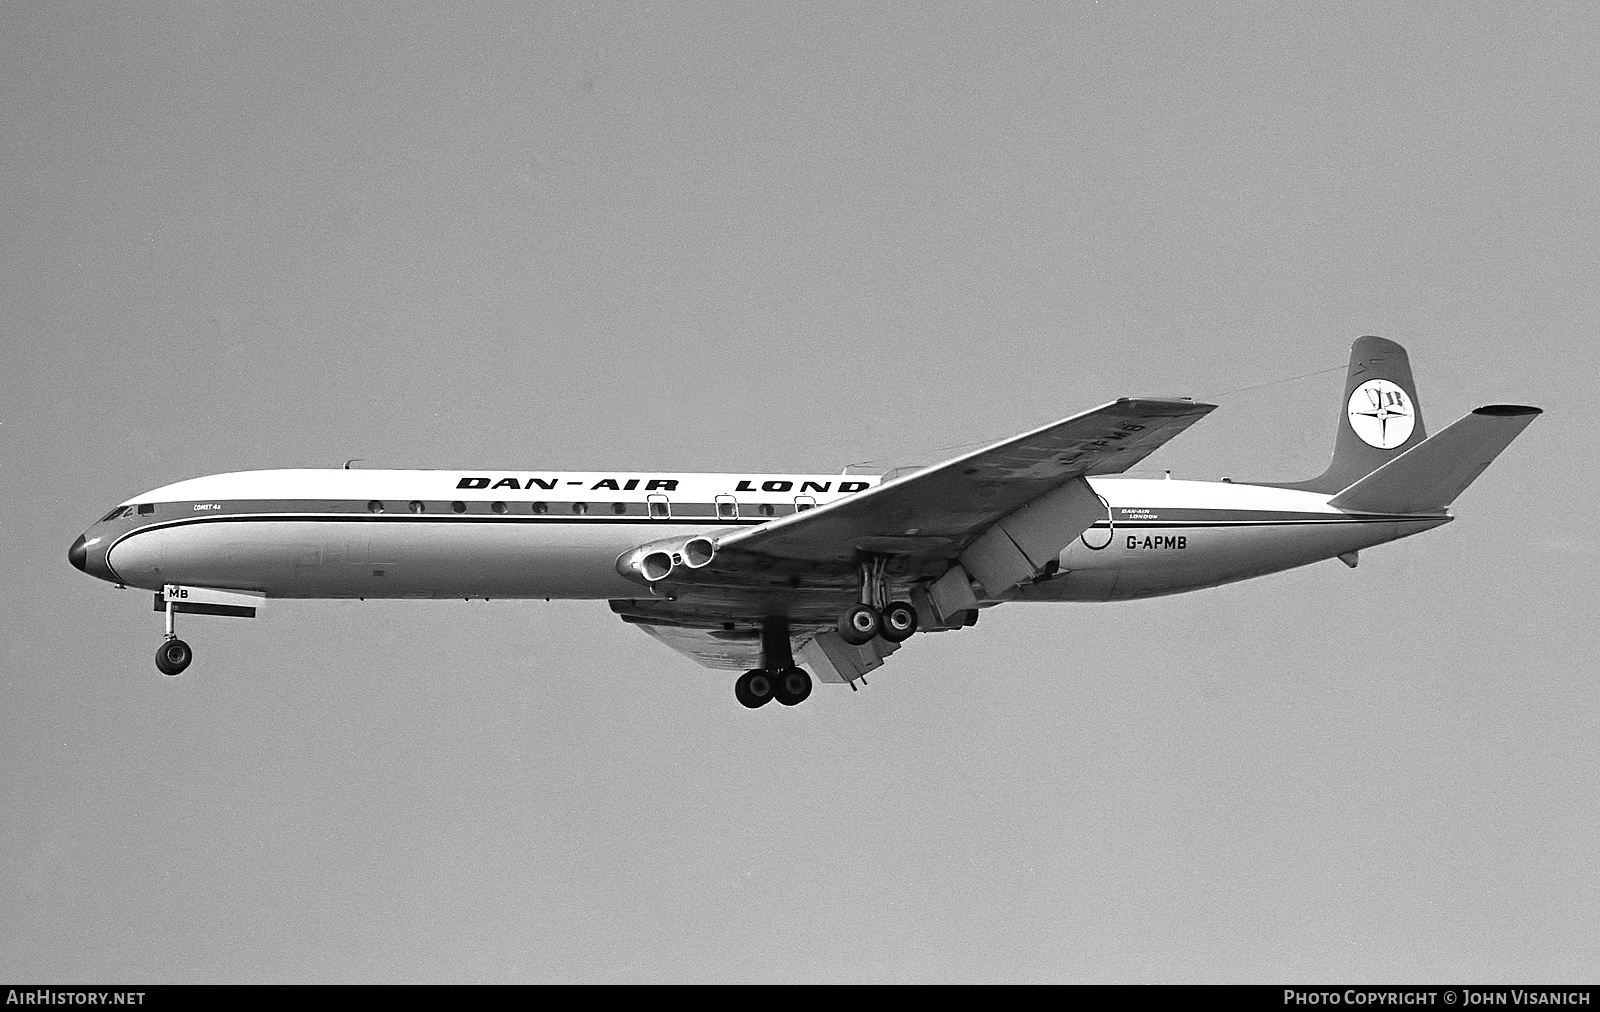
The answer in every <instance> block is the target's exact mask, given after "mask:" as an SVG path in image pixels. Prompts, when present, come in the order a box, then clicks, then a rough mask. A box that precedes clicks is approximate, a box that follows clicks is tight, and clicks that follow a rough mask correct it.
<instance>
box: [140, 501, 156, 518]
mask: <svg viewBox="0 0 1600 1012" xmlns="http://www.w3.org/2000/svg"><path fill="white" fill-rule="evenodd" d="M155 511H156V507H155V503H148V502H142V503H140V504H139V515H140V516H147V515H149V514H151V513H154V512H155Z"/></svg>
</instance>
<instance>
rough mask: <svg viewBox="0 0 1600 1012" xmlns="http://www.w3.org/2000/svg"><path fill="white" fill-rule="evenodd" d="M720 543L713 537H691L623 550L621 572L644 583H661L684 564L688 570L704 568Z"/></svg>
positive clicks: (712, 557) (619, 566) (620, 561)
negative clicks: (713, 539) (712, 538)
mask: <svg viewBox="0 0 1600 1012" xmlns="http://www.w3.org/2000/svg"><path fill="white" fill-rule="evenodd" d="M716 554H717V543H716V542H715V541H712V540H711V539H710V538H705V537H694V538H689V539H688V540H678V539H676V538H674V539H672V540H670V541H652V542H651V543H649V544H648V545H640V546H639V547H638V548H635V549H633V550H632V551H628V552H623V553H622V556H621V557H620V558H618V559H617V572H619V573H621V574H622V575H623V576H626V577H627V578H628V579H630V580H635V581H639V582H642V583H659V582H660V581H662V580H665V579H666V578H667V577H669V576H671V575H672V571H673V570H674V569H676V568H677V567H678V566H680V565H682V566H683V567H684V568H685V569H701V568H703V567H705V566H709V565H710V564H711V560H712V559H714V558H715V557H716Z"/></svg>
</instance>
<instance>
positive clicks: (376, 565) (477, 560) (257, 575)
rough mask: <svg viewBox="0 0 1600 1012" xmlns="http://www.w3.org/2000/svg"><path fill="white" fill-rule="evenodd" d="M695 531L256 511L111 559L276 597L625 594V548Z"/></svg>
mask: <svg viewBox="0 0 1600 1012" xmlns="http://www.w3.org/2000/svg"><path fill="white" fill-rule="evenodd" d="M693 531H694V529H692V528H687V527H684V526H682V525H665V524H637V525H636V524H627V525H624V524H611V523H605V522H597V523H592V524H575V523H550V524H526V523H451V522H448V521H445V522H439V523H426V522H414V521H401V522H393V523H372V522H355V521H326V520H317V521H308V520H252V521H235V522H228V521H220V522H210V523H197V524H183V525H178V526H173V527H167V528H158V529H154V530H149V531H141V532H138V533H135V534H133V535H132V536H130V537H127V538H125V539H123V540H122V541H120V542H119V543H117V544H116V545H115V546H114V547H113V548H112V550H111V554H110V564H111V566H112V568H113V569H114V570H115V571H116V572H117V574H118V576H119V577H121V579H122V580H123V581H124V582H126V583H128V584H129V585H131V586H136V587H146V588H150V589H159V588H160V587H161V585H162V584H164V583H182V584H188V585H192V586H202V587H216V588H219V589H238V590H257V591H262V592H264V593H266V594H267V595H268V596H271V597H302V598H321V597H328V598H350V597H376V598H396V597H401V598H403V597H412V598H426V597H503V598H505V597H509V598H538V597H550V598H597V599H604V598H615V597H631V596H636V595H637V594H638V593H639V591H640V588H639V587H638V585H636V584H634V583H632V582H630V581H628V580H626V579H624V578H623V577H622V576H621V575H619V574H618V573H617V571H616V565H615V564H616V559H617V556H618V555H620V554H622V553H623V552H624V551H627V550H628V549H629V548H633V547H635V546H636V545H639V544H641V543H644V542H647V541H652V540H656V539H660V538H665V537H671V536H673V535H682V536H684V537H688V536H690V535H691V534H692V533H693Z"/></svg>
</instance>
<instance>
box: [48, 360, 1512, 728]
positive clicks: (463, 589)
mask: <svg viewBox="0 0 1600 1012" xmlns="http://www.w3.org/2000/svg"><path fill="white" fill-rule="evenodd" d="M1214 407H1215V405H1211V404H1198V403H1195V402H1194V401H1191V400H1187V399H1159V398H1146V397H1127V398H1123V399H1121V400H1117V401H1113V402H1111V403H1109V404H1105V405H1102V406H1101V407H1098V408H1095V409H1093V410H1092V411H1085V412H1083V413H1082V414H1078V415H1073V416H1072V417H1070V418H1065V419H1062V420H1061V421H1058V422H1053V423H1051V424H1049V425H1046V426H1043V427H1042V428H1038V429H1034V430H1033V431H1031V432H1025V433H1023V434H1022V435H1019V436H1015V437H1013V438H1011V439H1006V440H1002V441H1000V442H998V443H995V444H993V445H991V446H988V447H985V448H984V449H981V450H977V451H975V452H972V453H967V454H964V455H962V456H959V457H956V458H954V459H953V460H947V461H945V462H943V463H940V464H935V465H932V466H930V467H923V468H918V469H915V470H910V471H908V472H907V473H896V474H891V475H888V476H867V475H844V476H840V475H816V474H765V475H754V474H679V473H671V472H649V473H619V472H609V471H600V472H575V473H574V472H555V471H540V470H525V469H516V468H509V469H505V470H494V471H484V470H473V471H379V470H348V469H319V470H276V471H244V472H238V473H233V474H218V475H212V476H210V477H205V478H193V479H190V480H188V481H180V482H177V483H176V484H172V485H166V486H163V487H161V488H158V489H155V490H153V491H150V492H146V493H144V494H142V495H137V496H134V497H133V498H131V499H129V500H127V501H126V502H124V503H122V504H121V505H119V506H117V507H116V508H115V509H113V510H111V511H110V512H108V513H107V514H106V515H105V516H104V517H103V518H102V519H101V520H100V521H98V522H97V523H95V524H93V525H92V526H90V528H89V529H88V530H87V531H85V532H84V533H83V534H82V535H81V536H80V537H79V538H78V539H77V541H75V542H74V543H73V544H72V547H71V549H70V550H69V552H68V557H69V559H70V560H71V562H72V564H73V565H74V566H76V567H77V568H78V569H80V570H82V571H84V572H85V573H88V574H90V575H91V576H96V577H99V578H100V579H102V580H106V581H108V582H110V583H114V584H118V585H121V586H129V587H142V588H145V589H147V590H153V591H155V592H156V594H155V608H156V610H158V611H164V612H165V613H166V638H165V640H164V641H163V642H162V644H161V647H160V649H159V650H158V651H157V653H156V666H157V667H158V668H159V669H160V670H161V671H162V672H164V673H166V674H169V675H176V674H178V673H179V672H181V671H183V670H184V669H185V668H186V667H188V665H189V662H190V660H191V659H192V657H193V652H192V651H191V649H190V647H189V645H188V644H187V643H185V642H184V641H183V640H181V639H179V638H178V637H177V636H176V634H175V630H174V622H175V620H176V616H177V615H179V614H185V613H187V614H210V615H235V616H246V617H250V616H254V615H255V612H256V609H257V608H259V607H261V606H262V605H263V603H264V602H266V601H268V600H270V599H273V598H361V599H366V598H435V599H438V598H474V597H478V598H586V599H596V600H604V601H609V602H610V605H611V609H612V611H614V612H615V613H616V614H617V615H618V616H619V617H620V618H621V619H622V620H623V621H624V622H627V623H629V624H631V625H634V626H637V627H638V628H640V629H642V630H644V631H645V632H647V633H649V634H650V635H652V636H654V637H655V638H657V639H658V640H660V641H661V642H663V643H665V644H666V645H667V646H669V647H672V648H673V649H675V650H678V651H680V652H682V653H684V654H687V655H688V656H690V657H692V658H694V659H695V660H697V661H699V662H700V663H701V664H703V665H705V666H707V667H710V668H722V669H730V670H742V671H743V672H744V673H743V674H742V675H740V676H739V677H738V678H737V680H736V681H735V683H734V694H735V696H736V697H737V698H738V700H739V702H741V703H743V704H744V705H745V706H748V707H757V706H761V705H763V704H764V703H766V702H768V701H769V700H772V699H776V700H777V701H778V702H779V703H782V704H785V705H788V706H793V705H794V704H796V703H799V702H801V701H802V700H804V699H805V698H806V697H807V696H808V695H810V693H811V687H812V678H813V676H815V677H816V678H818V679H821V680H822V681H824V682H833V683H838V684H841V685H843V684H850V685H852V687H853V685H854V683H855V682H856V680H858V679H860V678H861V677H862V676H863V675H864V674H866V673H867V672H869V671H872V670H873V669H875V668H876V667H878V666H879V665H881V664H883V662H884V660H885V659H886V658H887V657H888V656H889V655H890V654H892V653H893V652H894V651H895V650H896V649H898V648H899V645H900V644H901V643H903V642H904V641H905V640H906V639H907V638H908V637H910V636H912V635H913V634H915V633H917V632H919V631H920V632H937V631H941V630H953V629H960V628H963V627H965V626H970V625H972V624H973V623H974V622H976V621H977V618H978V615H979V614H980V612H981V611H982V610H983V609H984V608H988V607H991V606H994V605H998V604H1004V603H1007V602H1012V601H1115V600H1124V599H1128V598H1139V597H1149V596H1153V595H1157V594H1173V593H1177V592H1179V591H1188V590H1199V589H1201V588H1204V587H1214V586H1217V585H1218V584H1223V583H1230V582H1233V581H1236V580H1244V579H1248V578H1249V577H1253V576H1262V575H1265V574H1267V573H1275V572H1279V571H1281V570H1285V569H1289V568H1292V567H1295V566H1303V565H1306V564H1308V563H1312V562H1317V561H1319V560H1322V559H1334V558H1337V559H1340V560H1343V561H1344V562H1345V563H1346V564H1347V565H1349V566H1352V567H1353V566H1355V565H1356V561H1357V553H1358V552H1359V551H1360V550H1362V549H1364V548H1370V547H1372V546H1374V545H1380V544H1383V543H1384V542H1388V541H1394V540H1396V539H1398V538H1404V537H1409V536H1410V535H1413V534H1420V533H1422V532H1423V531H1426V530H1431V529H1432V528H1434V527H1438V526H1439V525H1441V524H1445V523H1448V522H1450V520H1451V519H1452V517H1451V515H1450V513H1449V512H1447V507H1449V506H1450V504H1451V503H1452V502H1453V501H1454V500H1455V498H1456V496H1458V495H1459V494H1460V493H1461V492H1462V490H1464V489H1465V488H1466V487H1467V486H1468V485H1469V484H1471V483H1472V481H1473V480H1474V479H1475V478H1477V477H1478V475H1479V474H1481V473H1482V472H1483V470H1484V468H1486V467H1487V466H1488V465H1489V463H1490V461H1492V460H1493V459H1494V458H1495V456H1496V455H1498V454H1499V453H1500V451H1501V450H1503V449H1505V447H1506V446H1507V445H1508V444H1510V442H1511V440H1512V439H1514V438H1516V436H1517V435H1518V433H1520V432H1521V431H1522V430H1523V429H1524V428H1525V427H1526V426H1527V425H1528V424H1529V423H1530V422H1531V421H1533V419H1534V417H1535V416H1537V415H1538V414H1539V409H1538V408H1533V407H1527V406H1524V405H1517V404H1493V405H1489V406H1487V407H1481V408H1478V409H1477V410H1475V411H1473V412H1471V413H1470V414H1468V415H1466V416H1465V417H1463V418H1461V419H1460V420H1459V421H1456V422H1454V423H1453V424H1451V425H1449V426H1448V427H1446V428H1445V429H1443V430H1441V431H1440V432H1438V433H1436V434H1434V435H1433V436H1429V435H1428V434H1427V430H1426V429H1425V427H1424V426H1423V423H1422V410H1421V408H1420V406H1419V405H1418V402H1417V397H1416V389H1415V386H1414V385H1413V382H1412V378H1411V365H1410V362H1409V361H1408V359H1407V357H1406V352H1405V349H1404V348H1402V347H1401V346H1400V345H1398V344H1395V343H1394V342H1392V341H1387V340H1384V339H1383V338H1378V337H1363V338H1360V339H1359V340H1357V341H1356V342H1355V344H1354V345H1353V346H1352V348H1351V352H1350V369H1349V373H1348V378H1347V380H1346V383H1345V391H1344V397H1343V398H1342V400H1341V401H1340V404H1339V411H1338V432H1337V435H1336V437H1335V440H1334V451H1333V460H1332V462H1331V463H1330V465H1329V467H1328V469H1327V471H1325V472H1324V473H1323V474H1322V475H1320V476H1318V477H1316V478H1312V479H1310V480H1307V481H1299V482H1258V483H1253V484H1246V483H1242V482H1230V481H1228V480H1226V479H1224V480H1223V481H1221V482H1201V481H1173V480H1161V479H1156V480H1147V479H1132V478H1115V477H1111V476H1112V475H1117V474H1120V473H1122V472H1124V471H1126V470H1127V469H1128V468H1129V467H1131V466H1132V465H1134V464H1135V463H1137V462H1139V461H1140V460H1143V459H1144V458H1145V457H1147V456H1148V455H1149V454H1151V453H1152V452H1154V451H1155V450H1156V449H1158V448H1159V447H1160V446H1162V445H1163V444H1164V443H1166V441H1167V440H1169V439H1171V438H1172V437H1174V436H1176V435H1178V434H1179V433H1181V432H1183V431H1184V430H1185V429H1187V428H1188V427H1189V426H1190V425H1193V424H1194V423H1195V422H1197V421H1199V420H1200V419H1201V418H1203V417H1204V416H1205V415H1206V414H1207V413H1208V412H1210V411H1211V410H1212V409H1213V408H1214Z"/></svg>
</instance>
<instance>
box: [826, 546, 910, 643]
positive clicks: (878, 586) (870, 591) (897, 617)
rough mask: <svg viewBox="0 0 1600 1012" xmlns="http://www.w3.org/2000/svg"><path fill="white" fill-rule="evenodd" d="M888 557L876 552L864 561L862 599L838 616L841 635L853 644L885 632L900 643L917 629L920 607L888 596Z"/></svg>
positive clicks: (884, 634) (863, 641)
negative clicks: (918, 609)
mask: <svg viewBox="0 0 1600 1012" xmlns="http://www.w3.org/2000/svg"><path fill="white" fill-rule="evenodd" d="M888 568H889V560H888V558H887V557H886V556H882V555H874V556H872V557H871V558H870V559H867V560H865V561H863V562H862V563H861V600H860V603H858V604H852V605H851V606H850V607H849V608H847V609H845V612H844V614H843V615H840V616H839V626H838V628H839V636H840V637H841V638H842V639H843V640H844V641H845V642H846V643H849V644H851V645H852V646H858V647H859V646H862V645H863V644H866V643H870V642H872V639H873V637H875V636H882V637H883V638H884V639H886V640H888V641H889V642H890V643H900V642H902V641H904V640H906V639H909V638H910V637H911V634H912V633H914V632H916V631H917V610H916V609H915V608H913V607H911V605H909V604H907V603H906V602H904V601H890V600H889V580H888V577H887V575H886V573H887V570H888Z"/></svg>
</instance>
